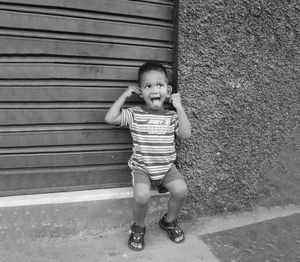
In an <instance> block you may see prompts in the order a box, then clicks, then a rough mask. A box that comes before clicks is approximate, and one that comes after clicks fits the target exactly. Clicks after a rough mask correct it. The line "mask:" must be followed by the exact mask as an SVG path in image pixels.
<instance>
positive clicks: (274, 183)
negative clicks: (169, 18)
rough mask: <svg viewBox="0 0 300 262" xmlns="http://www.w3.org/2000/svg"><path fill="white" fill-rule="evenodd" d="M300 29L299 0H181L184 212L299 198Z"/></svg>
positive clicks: (243, 207) (242, 207)
mask: <svg viewBox="0 0 300 262" xmlns="http://www.w3.org/2000/svg"><path fill="white" fill-rule="evenodd" d="M299 30H300V2H299V0H284V1H282V0H242V1H241V0H180V1H179V60H178V63H179V71H178V73H179V83H178V84H179V85H178V89H179V92H180V93H181V95H182V100H183V104H184V106H185V108H186V111H187V114H188V117H189V119H190V120H191V123H192V128H193V131H192V138H191V139H189V140H187V141H180V142H178V148H179V149H178V150H179V154H178V166H179V169H180V170H181V171H182V173H183V174H184V175H185V176H186V178H187V181H188V186H189V196H188V199H187V202H186V206H185V209H184V210H183V214H192V213H194V212H196V213H198V214H218V213H223V212H232V211H239V210H247V209H251V208H252V207H254V206H256V205H263V204H265V205H270V204H272V205H274V204H290V203H296V202H297V203H300V196H299V192H300V164H299V163H300V86H299V83H300V41H299ZM283 192H286V193H283ZM287 192H289V193H287Z"/></svg>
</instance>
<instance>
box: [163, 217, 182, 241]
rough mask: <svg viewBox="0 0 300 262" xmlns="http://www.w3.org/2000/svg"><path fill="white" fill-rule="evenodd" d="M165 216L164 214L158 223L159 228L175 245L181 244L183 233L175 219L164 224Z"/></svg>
mask: <svg viewBox="0 0 300 262" xmlns="http://www.w3.org/2000/svg"><path fill="white" fill-rule="evenodd" d="M166 217H167V214H165V215H164V216H163V217H162V219H161V220H160V221H159V225H160V227H161V228H162V229H163V230H164V231H166V232H167V233H168V235H169V237H170V239H171V240H172V241H173V242H175V243H181V242H183V241H184V233H183V231H182V230H181V228H180V227H179V226H178V222H177V219H175V220H174V221H172V222H166V220H165V219H166Z"/></svg>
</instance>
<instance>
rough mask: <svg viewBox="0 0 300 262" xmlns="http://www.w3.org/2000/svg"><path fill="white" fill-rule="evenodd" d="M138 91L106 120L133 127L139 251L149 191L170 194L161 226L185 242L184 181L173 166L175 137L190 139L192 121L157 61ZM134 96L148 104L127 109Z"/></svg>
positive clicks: (132, 241)
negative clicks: (182, 223) (182, 216)
mask: <svg viewBox="0 0 300 262" xmlns="http://www.w3.org/2000/svg"><path fill="white" fill-rule="evenodd" d="M138 82H139V87H133V86H129V87H128V88H127V90H126V91H125V92H124V93H123V94H122V95H121V96H120V97H119V98H118V99H117V100H116V101H115V103H114V104H113V105H112V106H111V108H110V109H109V111H108V113H107V115H106V117H105V121H106V122H107V123H109V124H114V125H118V126H121V127H125V126H128V127H129V129H130V132H131V135H132V139H133V154H132V156H131V158H130V160H129V162H128V165H129V167H130V168H131V170H132V173H131V174H132V181H133V192H134V196H133V217H134V223H133V225H132V226H131V234H130V237H129V240H128V245H129V247H130V248H131V249H133V250H136V251H139V250H142V249H143V248H144V246H145V243H144V235H145V232H146V227H145V217H146V213H147V210H148V202H149V200H150V188H151V185H152V186H158V189H159V191H162V192H163V191H164V190H168V191H169V192H170V199H169V202H168V212H167V213H166V214H165V215H164V216H163V218H162V219H161V220H160V221H159V225H160V227H161V228H162V229H163V230H165V231H166V232H167V233H168V235H169V237H170V239H171V240H172V241H174V242H175V243H181V242H182V241H183V240H184V233H183V231H182V230H181V229H180V227H179V226H178V224H177V216H178V214H179V212H180V210H181V208H182V206H183V203H184V200H185V197H186V195H187V186H186V182H185V180H184V178H183V177H182V176H181V174H180V173H179V172H178V170H177V169H176V167H175V165H174V161H175V158H176V153H175V134H176V135H177V136H178V137H179V138H182V139H187V138H189V137H190V136H191V124H190V121H189V120H188V118H187V116H186V114H185V111H184V108H183V106H182V104H181V98H180V95H179V94H178V93H176V94H172V87H171V86H170V85H169V83H168V77H167V72H166V69H165V67H164V66H163V65H161V64H160V63H157V62H147V63H145V64H144V65H142V66H141V67H140V68H139V72H138ZM133 93H137V94H138V95H140V96H141V97H142V98H143V99H144V101H145V105H143V106H135V107H132V108H128V109H122V107H123V105H124V103H125V101H126V99H127V98H128V97H130V96H131V95H132V94H133ZM165 101H169V102H170V103H172V105H173V106H174V108H175V109H176V112H174V111H171V110H166V109H165V108H164V102H165Z"/></svg>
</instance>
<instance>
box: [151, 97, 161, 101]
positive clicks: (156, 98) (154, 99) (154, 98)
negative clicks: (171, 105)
mask: <svg viewBox="0 0 300 262" xmlns="http://www.w3.org/2000/svg"><path fill="white" fill-rule="evenodd" d="M151 101H152V102H156V101H160V97H153V98H151Z"/></svg>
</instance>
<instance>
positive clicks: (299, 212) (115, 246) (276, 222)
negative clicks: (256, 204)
mask: <svg viewBox="0 0 300 262" xmlns="http://www.w3.org/2000/svg"><path fill="white" fill-rule="evenodd" d="M181 225H182V228H183V229H184V230H185V232H186V241H185V242H184V243H183V244H174V243H172V242H171V241H170V240H169V239H168V237H167V235H166V234H165V233H164V232H162V231H161V230H160V228H159V226H158V225H157V224H154V225H152V226H150V227H148V229H147V234H146V238H145V240H146V247H145V249H144V250H143V251H141V252H135V251H132V250H130V249H129V248H128V247H127V239H128V235H129V233H128V232H120V233H118V232H116V231H113V232H111V233H109V232H107V233H105V234H103V235H97V236H91V235H85V234H83V235H81V236H76V237H66V238H58V239H55V238H38V239H35V240H32V241H28V240H27V241H24V240H23V241H18V240H10V239H5V240H2V241H0V261H1V262H25V261H26V262H27V261H28V262H29V261H30V262H54V261H55V262H69V261H72V262H96V261H101V262H105V261H117V262H119V261H124V262H127V261H137V262H139V261H142V262H144V261H149V262H152V261H153V262H154V261H155V262H160V261H164V262H168V261H188V262H194V261H195V262H196V261H197V262H198V261H207V262H218V261H221V262H227V261H228V262H236V261H241V262H244V261H245V262H248V261H249V262H250V261H255V262H264V261H282V262H289V261H291V262H297V261H300V254H299V250H300V206H295V205H289V206H285V207H275V208H257V209H256V210H255V211H253V212H249V213H241V214H233V215H232V214H231V215H227V216H218V217H199V218H195V219H193V220H191V221H184V222H181ZM282 241H284V245H283V242H282ZM256 245H259V246H256Z"/></svg>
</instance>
